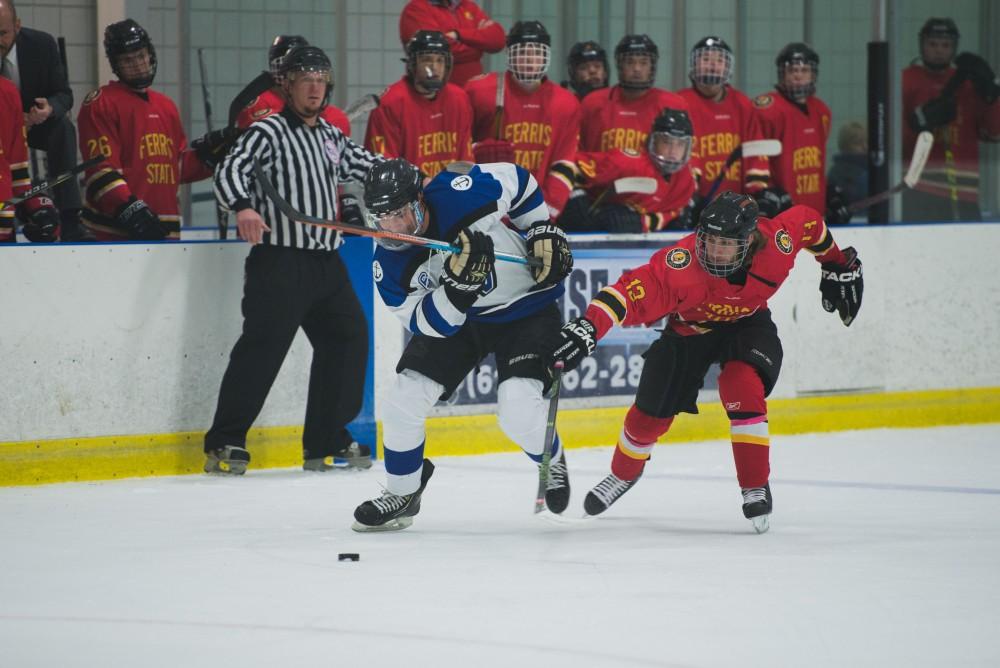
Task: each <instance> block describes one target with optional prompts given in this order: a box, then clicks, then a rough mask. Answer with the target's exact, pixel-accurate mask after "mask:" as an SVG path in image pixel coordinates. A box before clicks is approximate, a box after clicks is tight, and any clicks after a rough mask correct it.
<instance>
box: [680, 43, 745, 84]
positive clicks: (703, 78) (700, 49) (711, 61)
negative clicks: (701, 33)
mask: <svg viewBox="0 0 1000 668" xmlns="http://www.w3.org/2000/svg"><path fill="white" fill-rule="evenodd" d="M733 60H734V59H733V50H732V49H731V48H730V47H729V45H728V44H726V42H725V40H723V39H721V38H719V37H715V36H712V35H710V36H708V37H702V38H701V39H700V40H698V42H697V43H696V44H695V45H694V48H692V49H691V58H690V60H689V69H688V77H689V78H690V79H691V81H693V82H694V83H698V84H702V85H703V86H720V85H722V86H724V85H726V84H728V83H729V81H730V79H732V78H733Z"/></svg>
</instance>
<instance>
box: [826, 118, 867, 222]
mask: <svg viewBox="0 0 1000 668" xmlns="http://www.w3.org/2000/svg"><path fill="white" fill-rule="evenodd" d="M837 150H838V151H839V153H837V154H836V155H835V156H833V166H832V167H830V171H829V173H828V174H827V176H826V179H827V190H835V189H839V192H840V195H841V197H842V198H843V200H844V202H846V203H847V204H850V203H851V202H857V201H858V200H860V199H864V198H865V197H868V130H866V129H865V126H864V124H862V123H859V122H857V121H851V122H849V123H845V124H844V126H843V127H842V128H840V132H839V133H838V134H837ZM843 222H849V221H843Z"/></svg>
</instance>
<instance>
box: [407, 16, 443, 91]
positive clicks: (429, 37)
mask: <svg viewBox="0 0 1000 668" xmlns="http://www.w3.org/2000/svg"><path fill="white" fill-rule="evenodd" d="M424 54H437V55H441V56H444V73H443V74H442V75H441V76H440V78H438V77H435V76H428V73H427V71H426V70H424V71H423V72H418V71H417V60H418V59H419V58H420V56H422V55H424ZM453 65H454V59H453V58H452V55H451V46H450V45H449V44H448V40H447V39H446V38H445V36H444V34H443V33H441V32H438V31H436V30H418V31H417V33H416V34H415V35H414V36H413V37H412V38H411V39H410V41H409V42H407V44H406V73H407V74H408V75H409V76H410V79H411V80H412V81H413V82H414V83H417V82H418V81H419V83H420V87H421V88H425V89H427V90H430V91H438V90H441V89H442V88H444V85H445V84H446V83H447V82H448V79H449V78H450V77H451V70H452V66H453ZM419 75H422V76H419Z"/></svg>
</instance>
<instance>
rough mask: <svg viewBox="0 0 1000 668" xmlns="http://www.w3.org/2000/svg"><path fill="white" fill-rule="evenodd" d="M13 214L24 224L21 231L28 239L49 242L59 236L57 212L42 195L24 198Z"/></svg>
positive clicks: (50, 202)
mask: <svg viewBox="0 0 1000 668" xmlns="http://www.w3.org/2000/svg"><path fill="white" fill-rule="evenodd" d="M14 215H15V216H17V219H18V220H19V221H21V222H22V223H23V224H24V227H22V228H21V231H22V232H24V236H25V237H26V238H27V239H28V241H31V242H34V243H50V242H52V241H55V240H56V239H57V238H58V236H59V212H58V211H56V207H55V205H53V203H52V200H50V199H49V198H48V197H45V196H44V195H40V196H38V197H32V198H31V199H27V200H24V201H23V202H21V203H20V204H18V205H17V207H16V208H15V209H14Z"/></svg>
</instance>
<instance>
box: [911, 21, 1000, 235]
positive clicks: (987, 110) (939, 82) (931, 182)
mask: <svg viewBox="0 0 1000 668" xmlns="http://www.w3.org/2000/svg"><path fill="white" fill-rule="evenodd" d="M958 38H959V34H958V26H956V25H955V22H954V21H952V20H951V19H947V18H931V19H928V20H927V22H926V23H925V24H924V26H923V28H922V29H921V30H920V62H915V63H913V64H912V65H910V66H909V67H907V68H906V69H905V70H903V161H904V162H905V163H907V164H908V163H909V161H910V159H911V158H912V156H913V146H914V144H915V143H916V141H917V134H918V133H919V132H920V131H922V130H929V131H931V132H933V133H934V146H933V148H932V149H931V154H930V157H929V158H928V160H927V166H926V167H925V168H924V172H923V176H922V177H921V179H920V183H919V184H917V187H916V189H913V190H905V191H904V192H903V219H904V220H980V219H981V218H982V213H981V212H980V210H979V142H981V141H984V142H998V141H1000V102H998V101H997V100H998V98H1000V83H998V82H997V80H996V75H995V74H994V72H993V69H992V68H991V67H990V66H989V64H988V63H987V62H986V61H985V60H983V59H982V58H981V57H979V56H977V55H975V54H971V53H962V54H959V56H958V57H957V58H956V57H955V52H956V51H957V50H958ZM953 60H954V62H955V65H956V66H957V67H953V66H952V61H953Z"/></svg>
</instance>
